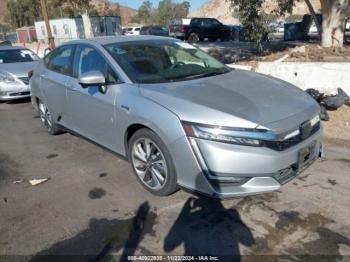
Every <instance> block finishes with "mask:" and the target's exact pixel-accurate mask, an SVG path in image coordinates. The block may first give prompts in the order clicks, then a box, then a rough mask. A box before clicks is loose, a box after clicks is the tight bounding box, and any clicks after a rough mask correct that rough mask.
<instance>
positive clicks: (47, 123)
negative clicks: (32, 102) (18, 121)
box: [38, 101, 62, 135]
mask: <svg viewBox="0 0 350 262" xmlns="http://www.w3.org/2000/svg"><path fill="white" fill-rule="evenodd" d="M38 108H39V116H40V120H41V123H42V124H43V126H44V127H45V129H46V130H47V132H48V133H49V134H51V135H57V134H59V133H61V132H62V130H61V129H60V127H59V126H58V125H57V124H56V123H55V121H54V120H53V117H52V114H51V112H50V110H49V108H48V107H47V105H46V104H45V103H43V102H42V101H39V103H38Z"/></svg>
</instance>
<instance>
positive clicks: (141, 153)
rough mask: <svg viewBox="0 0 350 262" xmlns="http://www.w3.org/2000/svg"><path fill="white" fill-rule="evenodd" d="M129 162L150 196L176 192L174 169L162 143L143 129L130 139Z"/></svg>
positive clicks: (154, 135)
mask: <svg viewBox="0 0 350 262" xmlns="http://www.w3.org/2000/svg"><path fill="white" fill-rule="evenodd" d="M129 156H130V162H131V165H132V167H133V170H134V173H135V175H136V177H137V179H138V180H139V181H140V183H141V184H142V186H143V187H144V188H146V189H147V190H148V191H150V192H151V193H152V194H155V195H158V196H167V195H170V194H172V193H174V192H175V191H177V189H178V187H177V177H176V172H175V168H174V165H173V162H172V159H171V156H170V153H169V152H168V149H167V148H166V146H165V144H164V143H163V141H162V140H161V139H160V138H159V137H158V136H157V135H156V134H155V133H154V132H152V131H151V130H149V129H146V128H143V129H140V130H138V131H136V133H135V134H134V135H133V136H132V137H131V139H130V143H129Z"/></svg>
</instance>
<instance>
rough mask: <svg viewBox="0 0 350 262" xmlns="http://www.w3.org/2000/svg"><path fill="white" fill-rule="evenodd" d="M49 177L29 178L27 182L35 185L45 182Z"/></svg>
mask: <svg viewBox="0 0 350 262" xmlns="http://www.w3.org/2000/svg"><path fill="white" fill-rule="evenodd" d="M48 180H49V178H42V179H31V180H29V183H30V184H31V185H32V186H37V185H40V184H42V183H45V182H46V181H48Z"/></svg>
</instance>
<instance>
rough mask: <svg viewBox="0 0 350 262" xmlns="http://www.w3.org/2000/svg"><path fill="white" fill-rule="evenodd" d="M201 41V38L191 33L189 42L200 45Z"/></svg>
mask: <svg viewBox="0 0 350 262" xmlns="http://www.w3.org/2000/svg"><path fill="white" fill-rule="evenodd" d="M199 41H200V39H199V36H198V34H197V33H191V34H190V36H189V37H188V42H189V43H191V44H195V43H198V42H199Z"/></svg>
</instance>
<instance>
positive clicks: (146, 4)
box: [133, 0, 154, 24]
mask: <svg viewBox="0 0 350 262" xmlns="http://www.w3.org/2000/svg"><path fill="white" fill-rule="evenodd" d="M152 13H153V8H152V3H151V1H149V0H145V1H143V3H142V4H141V6H140V7H139V9H138V10H137V14H136V15H135V16H134V17H133V21H134V22H136V23H145V24H149V23H151V22H153V19H154V17H153V16H152Z"/></svg>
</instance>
